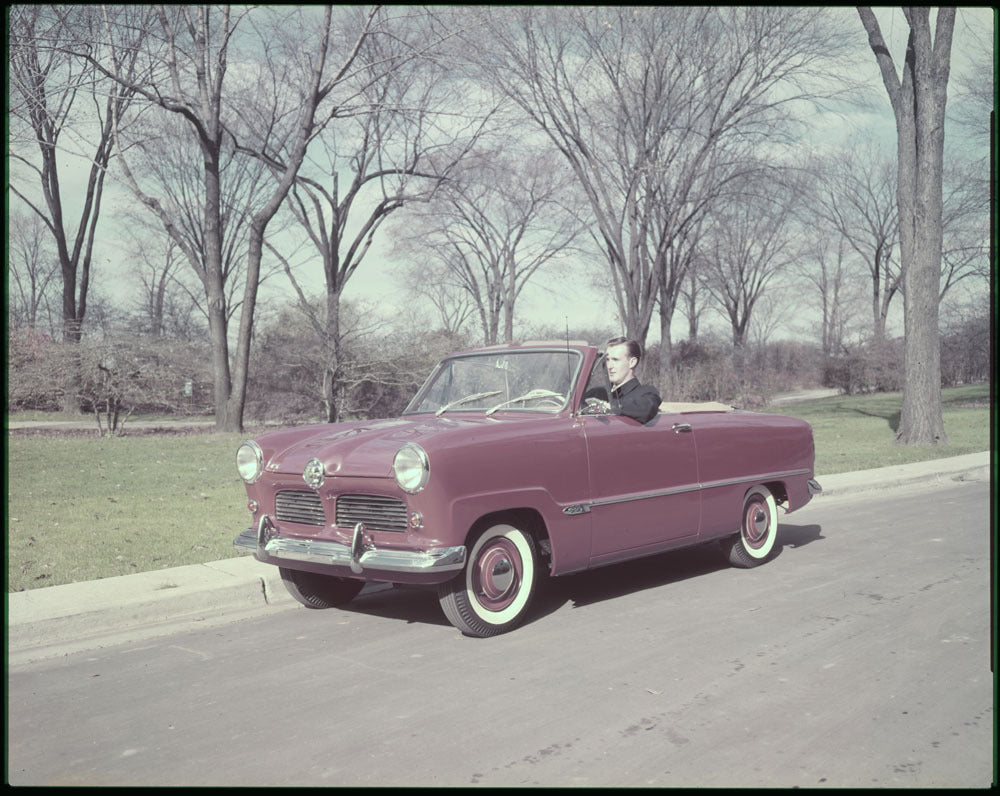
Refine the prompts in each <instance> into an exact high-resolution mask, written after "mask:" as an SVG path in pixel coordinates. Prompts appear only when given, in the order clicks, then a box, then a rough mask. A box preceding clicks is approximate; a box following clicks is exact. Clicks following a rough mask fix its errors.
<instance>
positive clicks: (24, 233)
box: [7, 210, 61, 332]
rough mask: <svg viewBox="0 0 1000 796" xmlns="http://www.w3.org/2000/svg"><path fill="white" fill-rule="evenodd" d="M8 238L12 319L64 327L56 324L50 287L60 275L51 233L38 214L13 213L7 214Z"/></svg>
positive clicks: (42, 326)
mask: <svg viewBox="0 0 1000 796" xmlns="http://www.w3.org/2000/svg"><path fill="white" fill-rule="evenodd" d="M7 236H8V237H7V242H8V246H7V256H8V260H7V285H8V288H9V290H10V294H9V297H8V313H9V316H8V317H9V320H10V322H11V323H12V324H14V325H21V326H27V327H29V328H31V329H38V330H39V331H42V330H45V329H48V330H50V331H52V332H54V331H55V329H56V328H58V327H59V326H60V325H61V324H56V325H53V321H54V318H53V317H52V316H53V313H52V308H51V306H50V304H51V302H50V294H51V292H52V291H51V289H50V288H51V286H52V285H53V284H54V283H55V282H56V280H57V278H58V275H59V259H58V258H57V257H56V254H55V252H53V251H52V248H51V245H50V243H51V236H50V235H49V230H48V229H47V228H46V226H45V224H44V223H43V222H42V220H41V219H40V218H39V217H38V216H37V215H35V214H31V215H27V216H26V215H23V214H22V213H18V212H17V211H16V210H12V211H8V215H7Z"/></svg>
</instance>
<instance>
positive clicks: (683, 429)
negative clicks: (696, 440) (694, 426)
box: [671, 423, 691, 434]
mask: <svg viewBox="0 0 1000 796" xmlns="http://www.w3.org/2000/svg"><path fill="white" fill-rule="evenodd" d="M671 428H672V429H673V430H674V433H675V434H688V433H690V431H691V424H690V423H674V424H673V425H672V426H671Z"/></svg>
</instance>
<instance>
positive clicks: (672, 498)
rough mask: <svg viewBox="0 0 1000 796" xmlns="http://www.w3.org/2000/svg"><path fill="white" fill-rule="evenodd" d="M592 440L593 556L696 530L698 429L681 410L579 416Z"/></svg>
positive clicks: (624, 553) (656, 545)
mask: <svg viewBox="0 0 1000 796" xmlns="http://www.w3.org/2000/svg"><path fill="white" fill-rule="evenodd" d="M581 419H582V420H583V423H584V434H585V436H586V440H587V458H588V463H589V478H590V511H591V524H592V529H593V532H592V544H591V563H592V564H601V563H609V562H611V561H614V560H618V559H626V558H631V557H634V556H637V555H642V554H645V553H652V552H656V551H657V550H658V549H663V550H666V549H669V548H670V547H673V546H676V544H677V543H678V542H681V541H683V540H688V539H689V537H693V536H696V535H697V534H698V528H699V524H700V519H701V490H700V485H699V480H698V463H697V452H696V446H695V435H694V432H693V430H692V428H691V426H690V424H688V423H685V422H684V419H683V417H681V416H678V415H663V414H661V415H658V416H657V417H656V418H654V419H653V420H652V421H651V422H649V423H647V424H645V425H643V424H642V423H640V422H639V421H637V420H633V419H632V418H629V417H621V416H618V415H606V416H588V417H583V418H581Z"/></svg>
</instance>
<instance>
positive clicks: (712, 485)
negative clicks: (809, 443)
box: [563, 470, 822, 514]
mask: <svg viewBox="0 0 1000 796" xmlns="http://www.w3.org/2000/svg"><path fill="white" fill-rule="evenodd" d="M811 472H812V471H811V470H789V471H788V472H783V473H765V474H758V475H751V476H745V477H742V478H727V479H723V480H721V481H708V482H706V483H698V484H688V485H686V486H676V487H672V488H670V489H657V490H654V491H652V492H641V493H638V494H635V495H620V496H619V497H613V498H604V499H603V500H593V501H591V502H589V503H574V504H573V505H571V506H567V507H566V508H564V509H563V513H564V514H586V513H587V512H589V511H590V510H591V509H593V508H597V507H599V506H612V505H614V504H616V503H631V502H633V501H636V500H649V499H651V498H659V497H670V496H671V495H682V494H684V493H685V492H698V491H701V490H705V489H716V488H718V487H722V486H736V485H738V484H759V483H762V482H764V481H774V480H775V479H780V478H791V477H794V476H799V475H809V474H810V473H811ZM813 484H815V485H816V486H817V487H819V484H817V483H816V481H814V480H813V479H810V480H809V488H810V490H811V489H812V488H813ZM821 489H822V488H821ZM813 494H815V493H813Z"/></svg>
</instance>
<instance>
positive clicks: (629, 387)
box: [605, 337, 660, 423]
mask: <svg viewBox="0 0 1000 796" xmlns="http://www.w3.org/2000/svg"><path fill="white" fill-rule="evenodd" d="M641 358H642V349H641V348H640V347H639V344H638V343H637V342H636V341H635V340H628V339H626V338H624V337H616V338H614V339H613V340H608V344H607V351H606V352H605V365H606V367H607V369H608V378H609V379H610V380H611V400H610V401H609V403H610V405H611V412H612V413H613V414H616V415H625V416H626V417H631V418H634V419H636V420H638V421H639V422H640V423H648V422H649V421H650V420H652V419H653V418H654V417H656V414H657V412H659V410H660V394H659V392H657V390H656V388H655V387H653V386H652V385H649V384H641V383H640V382H639V379H638V378H636V375H635V369H636V368H637V367H638V366H639V360H640V359H641Z"/></svg>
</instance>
